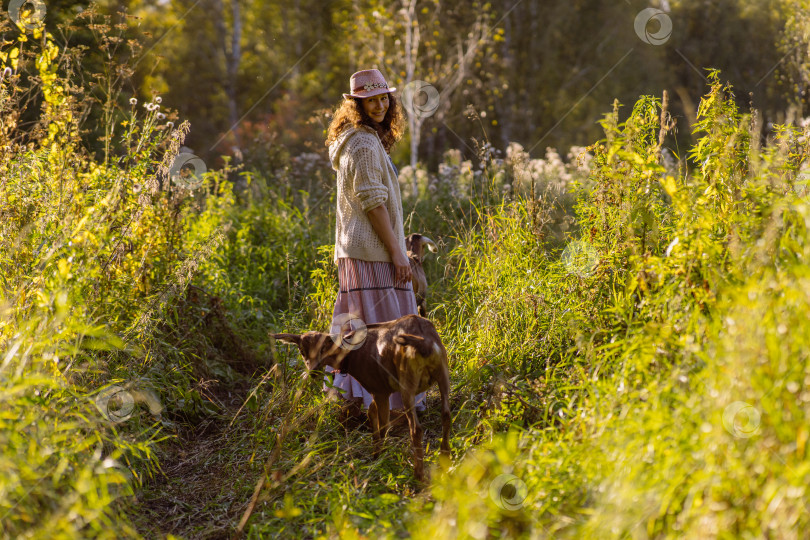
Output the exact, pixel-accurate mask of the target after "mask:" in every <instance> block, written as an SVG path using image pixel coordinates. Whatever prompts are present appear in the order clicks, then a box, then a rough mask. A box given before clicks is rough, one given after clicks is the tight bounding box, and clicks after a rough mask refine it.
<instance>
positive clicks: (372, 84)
mask: <svg viewBox="0 0 810 540" xmlns="http://www.w3.org/2000/svg"><path fill="white" fill-rule="evenodd" d="M349 88H351V89H352V92H351V94H343V97H344V98H350V97H356V98H367V97H371V96H376V95H378V94H385V93H386V92H393V91H394V90H396V88H388V83H387V82H385V77H383V74H382V73H380V70H378V69H364V70H363V71H358V72H357V73H355V74H354V75H352V78H351V79H350V80H349Z"/></svg>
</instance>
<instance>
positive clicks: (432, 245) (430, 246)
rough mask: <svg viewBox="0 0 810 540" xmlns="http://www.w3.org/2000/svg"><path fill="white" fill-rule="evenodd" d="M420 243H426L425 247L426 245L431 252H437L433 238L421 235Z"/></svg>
mask: <svg viewBox="0 0 810 540" xmlns="http://www.w3.org/2000/svg"><path fill="white" fill-rule="evenodd" d="M422 243H423V244H426V245H427V247H428V249H429V250H430V252H431V253H438V252H439V248H438V247H437V246H436V242H434V241H433V240H431V239H430V238H428V237H427V236H423V237H422Z"/></svg>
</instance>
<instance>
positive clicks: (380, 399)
mask: <svg viewBox="0 0 810 540" xmlns="http://www.w3.org/2000/svg"><path fill="white" fill-rule="evenodd" d="M389 396H390V394H374V402H375V403H377V419H378V422H379V426H380V441H385V436H386V434H387V433H388V428H389V423H388V419H389V415H390V412H391V410H390V407H389V403H388V402H389V399H388V398H389Z"/></svg>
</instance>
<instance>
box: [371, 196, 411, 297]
mask: <svg viewBox="0 0 810 540" xmlns="http://www.w3.org/2000/svg"><path fill="white" fill-rule="evenodd" d="M366 215H368V219H369V221H370V222H371V226H372V227H373V228H374V231H375V232H376V233H377V234H378V235H379V237H380V240H382V243H383V244H384V245H385V248H386V249H387V250H388V253H389V254H390V255H391V261H392V262H393V263H394V269H395V271H396V275H395V283H394V284H395V285H396V284H400V283H407V282H408V281H410V279H411V262H410V261H409V260H408V257H407V256H406V255H405V252H403V251H402V248H401V247H400V246H399V243H398V242H397V240H396V236H394V229H393V227H391V218H390V217H389V216H388V210H387V209H386V208H385V205H384V204H381V205H379V206H376V207H374V208H372V209H371V210H368V211H367V212H366Z"/></svg>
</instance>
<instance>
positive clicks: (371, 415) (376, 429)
mask: <svg viewBox="0 0 810 540" xmlns="http://www.w3.org/2000/svg"><path fill="white" fill-rule="evenodd" d="M377 407H378V405H377V396H374V401H372V402H371V405H369V406H368V419H369V420H371V438H372V440H373V441H374V459H377V458H378V457H380V453H381V452H382V441H381V439H380V418H379V416H378V415H377Z"/></svg>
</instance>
